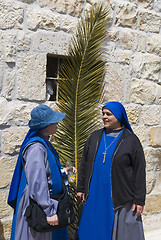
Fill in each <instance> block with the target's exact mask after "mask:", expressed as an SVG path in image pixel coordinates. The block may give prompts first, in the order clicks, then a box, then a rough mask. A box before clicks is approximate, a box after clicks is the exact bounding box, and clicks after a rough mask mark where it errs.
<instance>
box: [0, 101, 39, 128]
mask: <svg viewBox="0 0 161 240" xmlns="http://www.w3.org/2000/svg"><path fill="white" fill-rule="evenodd" d="M36 105H37V104H35V103H24V102H20V101H18V100H12V101H11V102H7V101H5V100H4V98H0V111H1V118H0V124H1V125H4V126H14V125H16V126H27V124H28V121H29V119H30V112H31V110H32V109H33V108H34V107H35V106H36Z"/></svg>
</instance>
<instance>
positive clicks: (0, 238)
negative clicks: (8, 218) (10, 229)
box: [0, 220, 5, 240]
mask: <svg viewBox="0 0 161 240" xmlns="http://www.w3.org/2000/svg"><path fill="white" fill-rule="evenodd" d="M0 240H5V238H4V232H3V224H2V223H1V220H0Z"/></svg>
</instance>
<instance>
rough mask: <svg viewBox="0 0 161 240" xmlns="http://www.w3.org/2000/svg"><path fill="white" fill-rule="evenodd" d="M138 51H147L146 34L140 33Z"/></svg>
mask: <svg viewBox="0 0 161 240" xmlns="http://www.w3.org/2000/svg"><path fill="white" fill-rule="evenodd" d="M138 51H140V52H145V51H146V36H144V35H142V34H138Z"/></svg>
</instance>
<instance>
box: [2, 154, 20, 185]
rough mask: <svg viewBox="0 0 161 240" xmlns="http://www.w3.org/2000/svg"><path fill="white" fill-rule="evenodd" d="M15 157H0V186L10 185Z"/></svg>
mask: <svg viewBox="0 0 161 240" xmlns="http://www.w3.org/2000/svg"><path fill="white" fill-rule="evenodd" d="M16 160H17V157H7V156H1V157H0V176H1V178H0V188H5V187H7V186H9V185H10V183H11V179H12V175H13V171H14V168H15V164H16Z"/></svg>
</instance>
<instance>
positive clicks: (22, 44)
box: [17, 31, 31, 51]
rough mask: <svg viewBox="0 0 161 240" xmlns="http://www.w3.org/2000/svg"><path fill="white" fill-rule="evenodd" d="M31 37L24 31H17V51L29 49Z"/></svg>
mask: <svg viewBox="0 0 161 240" xmlns="http://www.w3.org/2000/svg"><path fill="white" fill-rule="evenodd" d="M30 43H31V38H30V37H29V36H27V35H26V34H25V33H24V32H20V31H19V32H18V33H17V51H29V50H30Z"/></svg>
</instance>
